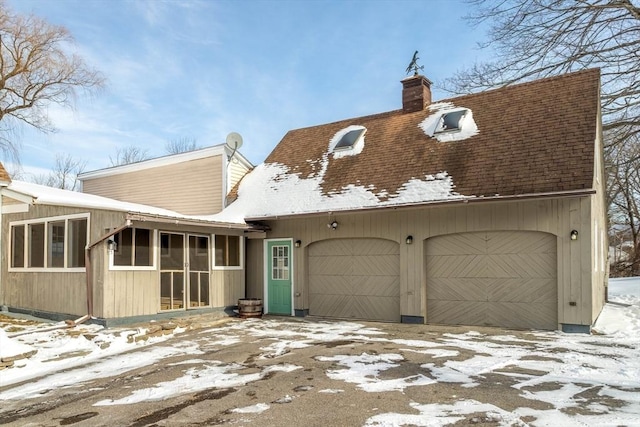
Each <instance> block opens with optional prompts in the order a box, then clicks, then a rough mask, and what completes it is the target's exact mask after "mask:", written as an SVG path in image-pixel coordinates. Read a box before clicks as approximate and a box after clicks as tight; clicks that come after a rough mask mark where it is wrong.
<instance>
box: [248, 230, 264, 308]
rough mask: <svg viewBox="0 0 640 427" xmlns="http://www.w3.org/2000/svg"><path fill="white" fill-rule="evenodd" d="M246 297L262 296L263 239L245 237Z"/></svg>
mask: <svg viewBox="0 0 640 427" xmlns="http://www.w3.org/2000/svg"><path fill="white" fill-rule="evenodd" d="M245 242H246V245H247V251H246V252H247V260H246V261H247V263H246V264H245V269H246V270H247V297H248V298H264V248H263V246H264V241H263V240H254V239H247V240H245Z"/></svg>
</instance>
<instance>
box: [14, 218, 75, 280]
mask: <svg viewBox="0 0 640 427" xmlns="http://www.w3.org/2000/svg"><path fill="white" fill-rule="evenodd" d="M87 225H88V216H83V217H77V216H75V217H56V218H42V219H37V220H29V221H20V222H12V223H10V227H11V257H10V267H11V268H17V269H42V268H47V269H53V270H58V269H65V268H82V267H84V250H85V247H86V246H87V243H88V242H87V236H88V233H87Z"/></svg>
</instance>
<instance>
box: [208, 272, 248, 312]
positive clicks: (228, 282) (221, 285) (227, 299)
mask: <svg viewBox="0 0 640 427" xmlns="http://www.w3.org/2000/svg"><path fill="white" fill-rule="evenodd" d="M211 275H212V281H211V282H212V284H211V285H212V288H213V289H212V291H211V304H212V305H213V306H214V307H228V306H235V305H237V304H238V300H239V299H240V298H244V297H245V289H244V288H245V287H244V283H245V282H244V271H243V270H213V271H212V272H211Z"/></svg>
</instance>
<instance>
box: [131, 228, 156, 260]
mask: <svg viewBox="0 0 640 427" xmlns="http://www.w3.org/2000/svg"><path fill="white" fill-rule="evenodd" d="M135 236H136V241H135V253H136V258H135V265H137V266H141V267H148V266H150V265H153V259H152V255H151V254H152V252H153V251H152V250H151V248H152V247H153V244H152V243H153V242H152V238H151V231H150V230H145V229H141V228H136V229H135Z"/></svg>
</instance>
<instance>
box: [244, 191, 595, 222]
mask: <svg viewBox="0 0 640 427" xmlns="http://www.w3.org/2000/svg"><path fill="white" fill-rule="evenodd" d="M591 194H596V190H595V189H591V188H590V189H585V190H574V191H559V192H550V193H535V194H518V195H513V196H489V197H485V196H481V197H476V196H461V197H460V198H455V199H449V200H436V201H430V202H421V203H410V204H409V203H407V204H398V205H379V206H372V207H365V208H360V209H358V208H356V209H342V210H341V209H338V210H334V211H316V212H304V213H299V214H295V213H287V214H284V215H272V216H262V217H247V218H245V221H247V222H250V221H266V220H277V219H289V218H300V217H312V216H324V215H327V214H328V215H337V214H351V213H367V212H375V211H379V210H382V209H393V210H397V209H419V208H423V207H431V206H446V205H458V204H469V203H483V202H505V201H520V200H536V199H554V198H564V197H567V198H568V197H584V196H588V195H591Z"/></svg>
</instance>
